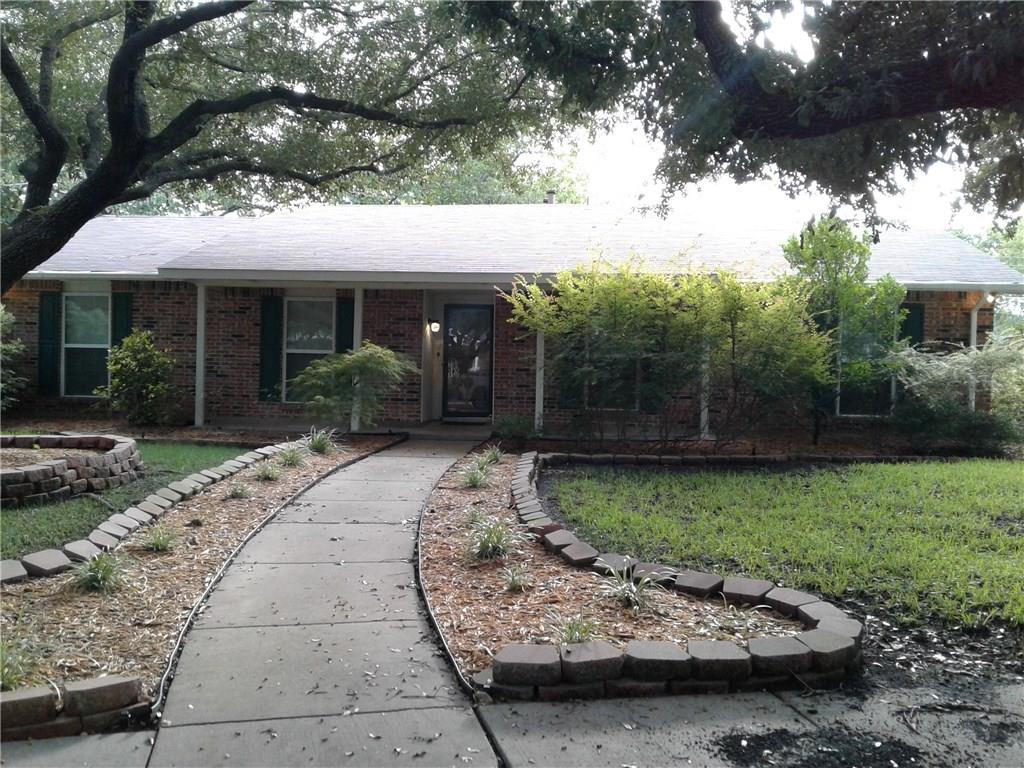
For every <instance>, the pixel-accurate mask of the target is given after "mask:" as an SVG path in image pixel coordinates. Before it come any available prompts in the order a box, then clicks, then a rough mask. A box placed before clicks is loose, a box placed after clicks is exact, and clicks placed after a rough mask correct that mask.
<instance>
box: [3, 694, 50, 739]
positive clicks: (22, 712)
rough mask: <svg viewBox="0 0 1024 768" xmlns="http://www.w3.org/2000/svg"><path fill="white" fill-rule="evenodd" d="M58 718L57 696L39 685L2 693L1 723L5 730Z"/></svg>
mask: <svg viewBox="0 0 1024 768" xmlns="http://www.w3.org/2000/svg"><path fill="white" fill-rule="evenodd" d="M56 716H57V694H56V693H55V692H54V690H53V689H52V688H48V687H46V686H42V685H38V686H33V687H31V688H19V689H17V690H14V691H3V692H0V723H3V729H4V731H6V730H7V729H8V728H13V727H14V726H18V725H31V724H32V723H41V722H43V721H45V720H52V719H53V718H55V717H56Z"/></svg>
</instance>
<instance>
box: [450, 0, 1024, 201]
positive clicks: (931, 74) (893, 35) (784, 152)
mask: <svg viewBox="0 0 1024 768" xmlns="http://www.w3.org/2000/svg"><path fill="white" fill-rule="evenodd" d="M794 5H797V4H795V3H790V2H786V1H785V0H782V1H781V2H780V0H746V1H745V2H734V3H732V6H731V7H732V8H733V9H734V12H735V14H736V18H735V19H734V20H731V19H727V18H726V17H725V16H724V15H723V9H722V6H721V4H720V3H717V2H665V3H655V2H637V3H616V2H593V3H587V2H565V3H557V4H549V3H533V2H493V3H464V4H463V10H464V12H465V14H466V16H467V18H468V23H469V24H470V26H471V27H472V28H473V29H476V30H478V31H481V32H482V33H484V34H486V35H488V36H489V39H491V40H495V41H501V42H502V43H509V44H511V45H514V46H515V47H516V48H517V50H519V51H520V53H521V55H522V56H523V57H524V60H525V61H526V62H527V64H528V65H532V66H537V67H540V68H543V69H544V70H545V71H546V72H548V73H549V74H550V75H552V76H553V77H555V78H557V79H558V80H559V81H560V82H561V83H563V85H564V86H565V87H566V91H567V98H569V99H570V100H571V101H572V102H573V104H574V105H575V107H576V108H580V109H595V108H598V109H609V108H613V107H619V106H625V107H627V108H629V109H631V110H633V111H635V112H636V113H637V114H638V115H639V116H640V117H641V118H642V119H643V120H644V123H645V125H646V128H647V131H648V133H649V134H650V135H651V136H653V137H655V138H657V139H659V140H660V141H662V142H664V144H665V155H664V157H663V160H662V163H661V166H660V173H661V175H662V176H663V177H664V180H665V181H666V184H667V190H666V192H667V194H671V193H672V192H674V191H676V190H678V189H679V188H681V187H683V186H684V185H686V184H689V183H691V182H694V181H698V180H701V179H704V178H708V177H714V176H719V175H729V176H731V177H733V178H734V179H736V180H738V181H746V180H749V179H752V178H758V177H776V176H777V177H778V178H779V179H780V180H781V184H782V186H783V188H784V189H786V190H787V191H790V192H798V191H803V190H804V189H805V188H806V187H807V186H808V185H817V186H818V187H820V188H821V189H822V190H823V191H824V192H826V193H827V194H829V195H831V196H832V197H833V199H835V200H838V201H843V202H849V203H852V204H855V205H857V206H859V207H861V208H862V209H864V210H865V211H868V212H869V213H871V212H873V200H874V195H875V194H876V193H878V192H897V191H898V190H899V188H900V186H901V184H902V183H903V182H904V181H905V179H906V178H907V177H913V176H914V175H916V174H917V173H919V172H921V171H922V170H925V169H927V168H928V167H929V166H930V165H931V164H933V163H935V162H938V161H944V160H945V161H952V162H957V163H961V164H963V165H964V166H966V168H967V169H968V172H969V176H968V180H967V183H966V185H965V190H964V191H965V197H966V199H967V200H968V201H969V202H970V203H972V204H973V205H975V206H979V207H981V206H985V205H992V206H994V207H995V208H996V210H997V211H998V212H999V213H1000V214H1004V215H1009V216H1012V215H1017V212H1018V209H1019V207H1020V206H1021V204H1022V203H1024V47H1022V46H1021V45H1020V41H1021V40H1022V39H1024V5H1021V4H1018V3H1002V2H960V3H946V2H938V3H918V2H878V3H848V2H836V3H831V4H818V3H814V4H807V5H802V6H800V7H801V8H802V9H803V13H804V16H803V30H804V32H805V33H806V34H807V35H808V36H809V38H810V41H811V42H812V44H813V47H814V56H813V58H812V59H811V60H810V61H808V62H803V61H801V60H800V58H798V57H797V56H796V55H794V54H793V53H791V52H788V51H784V50H781V49H776V48H773V47H772V46H771V45H770V44H769V43H767V42H766V36H765V30H766V28H767V27H768V26H769V25H770V24H771V17H772V13H773V12H777V11H780V10H787V9H791V8H792V7H793V6H794ZM730 21H733V23H732V24H730V23H729V22H730ZM737 30H738V31H737Z"/></svg>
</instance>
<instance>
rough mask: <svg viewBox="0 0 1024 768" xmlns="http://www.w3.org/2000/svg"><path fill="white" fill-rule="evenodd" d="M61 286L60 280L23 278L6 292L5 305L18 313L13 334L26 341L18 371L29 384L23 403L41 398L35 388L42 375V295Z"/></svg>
mask: <svg viewBox="0 0 1024 768" xmlns="http://www.w3.org/2000/svg"><path fill="white" fill-rule="evenodd" d="M61 289H62V284H61V283H60V281H58V280H22V281H20V282H18V283H15V284H14V286H13V287H12V288H11V290H9V291H8V292H7V293H6V294H4V298H3V304H4V307H5V308H6V309H7V311H8V312H10V313H11V314H12V315H14V330H13V333H12V335H13V337H14V338H16V339H21V340H22V342H24V344H25V353H24V354H23V355H22V356H21V359H20V361H19V363H18V372H19V374H20V375H21V376H24V377H25V378H26V379H27V384H26V385H25V389H23V390H22V392H21V394H20V395H19V396H18V400H19V401H20V402H25V403H29V402H32V401H33V400H38V398H37V397H36V396H35V389H36V383H37V379H38V376H39V294H40V293H43V292H45V291H60V290H61Z"/></svg>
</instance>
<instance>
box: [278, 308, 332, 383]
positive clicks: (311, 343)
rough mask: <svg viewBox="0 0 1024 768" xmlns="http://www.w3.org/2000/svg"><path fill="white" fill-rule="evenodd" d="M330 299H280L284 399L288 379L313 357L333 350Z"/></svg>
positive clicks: (299, 371) (301, 369)
mask: <svg viewBox="0 0 1024 768" xmlns="http://www.w3.org/2000/svg"><path fill="white" fill-rule="evenodd" d="M334 303H335V302H334V299H327V298H325V299H301V298H294V299H293V298H287V299H285V302H284V387H285V391H284V399H285V400H291V398H290V397H289V396H288V387H289V384H290V383H291V381H292V380H293V379H294V378H295V377H296V376H298V375H299V374H300V373H302V371H304V370H305V369H306V366H307V365H309V364H310V363H311V362H313V361H314V360H319V359H320V358H321V357H326V356H327V355H330V354H332V353H333V352H334V334H335V328H334V320H335V310H334Z"/></svg>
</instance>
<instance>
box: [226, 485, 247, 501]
mask: <svg viewBox="0 0 1024 768" xmlns="http://www.w3.org/2000/svg"><path fill="white" fill-rule="evenodd" d="M251 496H252V490H250V488H249V486H247V485H237V484H236V485H232V486H231V489H230V490H229V491H228V498H229V499H248V498H250V497H251Z"/></svg>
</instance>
